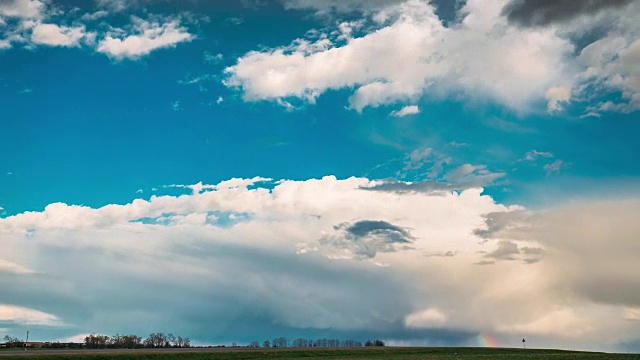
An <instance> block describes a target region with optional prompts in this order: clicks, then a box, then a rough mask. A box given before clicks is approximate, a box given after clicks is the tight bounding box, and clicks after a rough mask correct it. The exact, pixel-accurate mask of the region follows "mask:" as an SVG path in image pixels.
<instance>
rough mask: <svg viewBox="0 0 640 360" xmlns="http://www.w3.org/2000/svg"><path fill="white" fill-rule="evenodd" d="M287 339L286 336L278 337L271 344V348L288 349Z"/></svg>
mask: <svg viewBox="0 0 640 360" xmlns="http://www.w3.org/2000/svg"><path fill="white" fill-rule="evenodd" d="M287 342H288V341H287V338H286V337H284V336H281V337H278V338H275V339H273V342H272V343H271V346H273V347H277V348H286V347H287Z"/></svg>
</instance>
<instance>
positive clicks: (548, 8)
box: [502, 0, 633, 26]
mask: <svg viewBox="0 0 640 360" xmlns="http://www.w3.org/2000/svg"><path fill="white" fill-rule="evenodd" d="M632 1H633V0H512V1H511V2H510V3H508V4H507V5H506V6H505V7H504V9H503V10H502V14H503V15H505V16H506V17H507V19H508V20H509V21H510V22H511V23H515V24H518V25H520V26H544V25H549V24H552V23H558V22H563V21H568V20H571V19H573V18H576V17H578V16H581V15H591V14H595V13H597V12H599V11H601V10H604V9H608V8H614V7H621V6H624V5H627V4H629V3H631V2H632Z"/></svg>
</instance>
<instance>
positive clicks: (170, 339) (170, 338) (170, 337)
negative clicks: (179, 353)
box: [165, 333, 178, 347]
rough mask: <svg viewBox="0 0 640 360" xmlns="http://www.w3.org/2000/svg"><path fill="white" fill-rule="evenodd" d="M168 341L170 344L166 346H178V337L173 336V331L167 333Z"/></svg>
mask: <svg viewBox="0 0 640 360" xmlns="http://www.w3.org/2000/svg"><path fill="white" fill-rule="evenodd" d="M166 343H167V344H168V346H165V347H177V346H178V344H177V343H176V337H175V336H173V334H172V333H169V334H167V340H166Z"/></svg>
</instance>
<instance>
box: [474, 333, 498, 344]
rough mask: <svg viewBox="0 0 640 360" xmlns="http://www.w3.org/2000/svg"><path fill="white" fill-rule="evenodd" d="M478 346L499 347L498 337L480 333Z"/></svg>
mask: <svg viewBox="0 0 640 360" xmlns="http://www.w3.org/2000/svg"><path fill="white" fill-rule="evenodd" d="M476 339H477V340H478V346H480V347H498V346H499V345H498V339H496V338H495V337H493V336H491V335H489V334H478V336H477V338H476Z"/></svg>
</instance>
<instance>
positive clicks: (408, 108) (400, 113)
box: [389, 105, 420, 117]
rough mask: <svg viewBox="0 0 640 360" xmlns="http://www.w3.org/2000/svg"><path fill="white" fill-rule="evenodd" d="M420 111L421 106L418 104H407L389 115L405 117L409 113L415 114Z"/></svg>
mask: <svg viewBox="0 0 640 360" xmlns="http://www.w3.org/2000/svg"><path fill="white" fill-rule="evenodd" d="M419 113H420V108H419V107H418V106H417V105H407V106H405V107H403V108H402V109H400V110H394V111H392V112H391V113H390V114H389V115H390V116H393V117H403V116H407V115H415V114H419Z"/></svg>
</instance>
